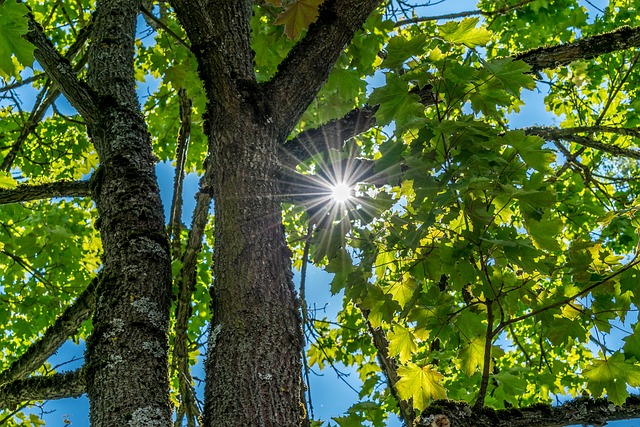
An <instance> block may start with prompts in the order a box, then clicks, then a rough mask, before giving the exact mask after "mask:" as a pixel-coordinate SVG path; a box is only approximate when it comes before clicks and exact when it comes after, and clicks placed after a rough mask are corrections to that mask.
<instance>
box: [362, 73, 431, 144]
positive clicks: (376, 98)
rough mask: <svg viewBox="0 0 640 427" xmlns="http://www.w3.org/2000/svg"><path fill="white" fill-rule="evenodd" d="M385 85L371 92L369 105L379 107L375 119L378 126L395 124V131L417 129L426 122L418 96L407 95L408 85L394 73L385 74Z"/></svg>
mask: <svg viewBox="0 0 640 427" xmlns="http://www.w3.org/2000/svg"><path fill="white" fill-rule="evenodd" d="M386 76H387V83H386V84H385V85H384V86H382V87H379V88H376V89H374V90H373V93H372V94H371V96H370V97H369V103H370V104H371V105H380V107H379V108H378V111H376V114H375V117H376V120H377V122H378V125H380V126H384V125H388V124H389V123H391V122H392V121H394V120H395V122H396V131H398V132H403V131H405V130H408V129H413V128H418V127H420V126H422V125H423V124H425V123H426V122H427V119H426V117H425V116H424V105H422V104H421V103H420V96H418V95H417V94H415V93H413V94H410V93H409V85H408V84H407V82H405V81H403V80H402V79H401V78H400V77H399V76H398V75H396V74H394V73H387V74H386Z"/></svg>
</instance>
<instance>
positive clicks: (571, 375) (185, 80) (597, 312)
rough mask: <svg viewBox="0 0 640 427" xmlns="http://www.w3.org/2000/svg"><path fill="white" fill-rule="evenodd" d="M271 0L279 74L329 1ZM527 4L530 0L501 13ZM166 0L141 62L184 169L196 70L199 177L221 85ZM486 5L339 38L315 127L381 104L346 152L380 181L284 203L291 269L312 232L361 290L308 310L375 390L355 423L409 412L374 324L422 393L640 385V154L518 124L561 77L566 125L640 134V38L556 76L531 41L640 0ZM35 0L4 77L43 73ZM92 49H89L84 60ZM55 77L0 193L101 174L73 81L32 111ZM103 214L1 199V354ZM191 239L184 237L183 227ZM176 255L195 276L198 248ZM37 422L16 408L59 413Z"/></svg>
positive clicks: (381, 17)
mask: <svg viewBox="0 0 640 427" xmlns="http://www.w3.org/2000/svg"><path fill="white" fill-rule="evenodd" d="M150 3H151V2H150ZM256 3H257V4H256V6H255V7H254V16H253V19H252V22H251V29H252V32H253V39H252V48H253V49H254V51H255V70H256V76H257V79H258V81H260V82H264V81H268V80H269V79H270V78H271V77H273V75H274V74H275V73H276V72H277V70H278V64H280V62H281V61H282V60H283V59H284V58H285V57H286V55H287V53H288V52H290V50H291V48H292V46H293V45H294V43H295V41H296V40H298V39H300V38H301V37H304V33H305V31H306V30H307V28H308V26H309V25H310V24H311V23H312V22H314V21H315V19H316V18H317V16H318V10H319V8H320V9H321V8H322V6H321V3H322V2H320V1H318V0H292V1H284V2H280V1H266V2H256ZM516 3H523V4H522V5H521V6H518V7H515V8H513V9H510V10H508V11H506V12H500V13H489V12H493V11H496V10H497V9H498V6H501V7H502V6H504V7H508V6H513V5H516ZM26 4H27V5H28V6H29V8H30V10H31V11H32V13H33V15H34V16H35V18H36V20H38V21H39V22H41V23H42V24H43V27H44V29H45V31H46V32H47V34H48V35H49V37H50V38H51V40H52V41H53V43H54V44H55V45H56V47H57V48H58V49H59V50H60V51H61V52H64V51H66V50H67V49H68V48H69V46H70V45H71V44H72V43H73V41H74V39H75V35H77V33H78V31H79V29H80V28H82V27H83V26H85V25H86V24H87V23H88V22H89V20H90V10H91V8H92V2H86V1H78V2H67V1H62V2H45V1H36V0H33V1H27V2H26ZM151 4H152V5H153V7H152V8H151V9H150V10H151V12H152V13H153V15H154V17H155V18H156V20H157V21H160V22H161V23H162V26H157V25H154V24H155V21H154V20H148V23H147V24H144V23H143V22H142V19H140V22H139V25H140V29H139V37H140V39H139V40H138V41H137V56H136V61H137V67H138V72H139V74H138V75H137V76H136V77H137V79H138V81H139V82H140V88H141V91H140V92H141V103H142V104H143V112H144V116H145V118H146V121H147V123H148V125H149V131H150V133H151V137H152V140H153V144H154V151H155V154H156V155H157V156H158V158H159V160H161V161H163V162H164V161H166V162H172V164H174V165H175V164H176V161H177V159H176V150H177V144H176V140H177V134H178V132H179V128H180V126H181V120H180V113H179V98H178V90H179V89H181V88H183V89H186V92H187V93H188V95H189V97H190V98H191V100H192V105H193V113H192V116H191V121H192V124H193V127H192V133H191V138H190V143H189V149H188V154H187V158H186V163H185V170H186V171H187V172H192V173H197V174H200V175H201V174H202V173H203V172H204V169H203V168H204V166H203V165H204V162H205V158H206V153H207V141H206V137H205V132H204V131H203V127H204V124H205V119H206V116H205V115H204V113H205V110H206V103H207V100H206V99H205V96H204V92H203V90H202V85H201V82H200V80H199V79H198V73H197V63H196V61H195V58H194V56H193V54H192V53H191V52H190V51H189V50H188V48H187V47H186V46H185V45H184V42H180V41H178V39H180V40H181V41H182V40H184V39H185V34H184V32H183V30H182V27H181V26H180V25H179V23H178V21H177V19H176V17H175V16H174V15H173V13H172V11H171V10H170V9H169V8H168V5H167V4H165V3H163V2H161V3H159V4H155V3H151ZM478 7H479V8H480V9H481V10H483V11H486V12H487V13H485V14H484V16H483V17H482V18H478V17H465V18H463V19H460V20H450V21H446V20H436V21H434V20H428V21H423V22H417V23H413V24H411V25H402V26H398V27H394V24H393V22H394V21H399V20H400V19H401V17H399V16H394V15H393V14H391V13H389V9H387V11H386V12H385V10H383V9H382V8H381V9H380V10H379V11H378V12H376V13H375V14H373V15H372V16H371V17H370V18H369V19H368V21H367V22H366V24H365V25H364V27H363V29H362V30H361V31H360V32H358V33H357V34H356V36H355V38H354V40H353V41H352V42H351V44H350V45H349V46H348V47H347V48H346V50H345V51H344V52H343V53H342V55H341V57H340V58H339V60H338V62H337V64H336V65H335V68H334V70H333V72H332V74H331V75H330V76H329V79H328V81H327V83H326V84H325V86H324V87H323V89H322V90H321V91H320V93H319V95H318V96H317V98H316V100H315V102H314V103H313V104H312V105H311V106H310V107H309V109H308V110H307V111H306V113H305V114H304V115H303V117H302V119H301V121H300V123H299V124H298V127H297V129H296V132H295V133H296V134H299V133H301V132H304V131H305V130H308V129H311V128H314V127H318V126H321V125H323V124H325V123H326V122H328V121H330V120H333V119H336V118H340V117H342V116H344V115H345V114H346V113H347V112H349V111H350V110H352V109H353V108H356V107H363V106H364V105H365V104H369V105H376V106H378V107H377V110H376V112H375V120H376V123H377V127H376V128H374V129H372V130H369V131H366V132H363V133H361V134H360V135H358V136H356V138H355V139H354V140H351V141H349V142H348V143H347V144H346V145H345V148H344V150H343V152H342V153H341V154H339V155H337V156H341V157H342V158H344V159H348V160H353V158H354V157H364V158H367V159H369V160H373V161H374V162H375V171H376V173H377V174H378V175H379V176H384V178H386V180H385V182H384V183H383V184H380V182H376V183H375V184H374V183H370V182H367V180H366V179H365V180H363V182H361V183H360V184H359V185H358V187H357V195H358V197H357V198H354V199H352V200H351V201H349V202H347V204H346V206H336V205H330V204H329V205H330V207H329V209H327V211H329V213H328V214H326V215H325V214H324V211H322V213H321V214H320V215H319V216H318V215H315V216H314V215H313V212H312V209H304V208H302V207H300V206H285V207H284V209H283V214H284V226H285V229H286V233H287V237H288V239H289V242H290V246H291V249H292V251H293V254H294V257H293V263H294V266H295V267H296V268H301V267H302V265H304V264H305V263H307V260H306V259H303V254H304V253H305V247H304V246H305V244H309V245H310V247H309V248H308V251H309V253H310V256H309V259H310V260H311V261H310V262H313V263H315V264H316V265H318V266H321V267H323V268H324V269H325V270H326V271H327V272H330V273H332V274H334V276H333V279H332V283H331V292H332V293H333V294H340V293H342V295H343V296H344V305H343V307H342V310H341V312H340V313H339V314H338V317H337V319H314V318H312V317H311V316H310V315H308V314H307V313H306V312H305V315H307V317H305V319H304V322H305V325H306V326H305V327H306V331H307V337H308V338H311V342H310V346H309V348H308V351H307V355H306V356H307V360H308V363H309V366H310V367H311V368H315V367H318V368H319V369H328V368H329V367H332V366H334V365H335V364H337V363H342V364H344V365H347V366H353V367H355V369H356V370H357V372H358V375H359V379H360V380H361V387H359V396H358V397H359V399H360V401H359V402H358V403H356V404H355V405H354V406H353V407H352V408H351V409H350V410H349V411H348V412H347V413H346V414H342V415H339V414H336V417H335V418H333V422H334V423H337V424H338V425H340V426H350V425H363V424H366V423H368V424H369V425H375V426H379V425H385V423H386V422H387V418H388V417H389V416H390V414H391V413H392V412H394V411H395V412H397V407H396V403H395V401H394V397H393V395H394V393H391V392H390V391H389V390H386V391H385V390H384V387H385V386H386V384H387V378H386V377H387V376H388V375H389V373H388V372H385V371H384V369H383V368H381V366H380V364H379V363H378V360H377V359H376V356H377V354H378V353H379V352H380V351H381V350H380V348H376V344H375V343H374V342H372V339H371V334H372V333H373V332H372V331H381V333H382V335H383V336H384V338H385V340H386V342H387V344H388V355H389V357H390V358H392V359H393V360H394V362H395V363H396V364H397V372H396V374H397V375H398V377H399V380H398V381H397V383H395V384H393V387H395V389H396V390H397V395H398V396H399V397H400V398H401V399H404V400H407V401H409V400H410V401H411V404H412V405H413V408H414V409H415V410H418V411H422V410H423V409H424V408H426V407H427V406H428V405H429V404H430V402H432V401H433V400H434V399H442V398H449V399H454V400H461V401H465V402H469V403H472V404H473V403H476V402H478V401H479V402H480V403H481V404H484V405H487V406H490V407H493V408H505V407H512V406H526V405H530V404H534V403H538V402H551V401H552V400H553V398H554V397H555V396H580V395H582V394H583V393H587V394H591V395H593V396H595V397H600V396H605V395H606V396H607V397H608V398H609V399H610V400H611V401H612V402H613V403H615V404H621V403H623V402H624V401H625V399H626V397H627V396H628V395H629V393H628V386H630V387H638V386H640V373H639V372H640V341H639V339H638V334H637V333H636V331H637V330H638V328H640V326H639V323H638V319H637V314H636V313H637V307H638V305H639V304H640V292H639V291H638V285H639V282H638V280H639V278H640V271H639V269H638V267H637V264H638V262H639V261H640V258H638V253H637V248H638V244H639V243H638V229H639V226H640V223H639V222H638V220H639V219H640V218H639V216H640V204H639V203H640V202H638V201H637V195H638V193H639V192H640V187H639V185H640V184H639V183H640V181H639V180H638V179H637V177H638V165H637V160H635V159H631V158H627V157H623V156H616V155H613V154H611V153H609V152H607V151H606V150H599V149H596V148H590V147H588V146H586V145H583V144H581V143H580V140H579V139H574V140H572V139H566V138H564V139H558V140H544V139H542V138H541V137H539V136H535V135H532V134H530V133H528V131H527V129H520V128H518V126H514V125H512V124H511V122H512V121H514V120H516V119H519V118H521V116H518V112H520V111H522V110H523V109H524V108H527V107H529V103H530V102H531V103H532V102H535V101H534V100H533V99H534V96H533V95H534V94H535V93H538V94H544V102H545V105H546V108H547V110H548V111H549V112H550V114H552V115H553V119H552V121H554V122H556V123H558V126H559V127H560V128H578V127H583V128H586V127H589V128H590V129H591V130H590V131H589V132H584V131H583V132H581V134H586V135H587V136H589V137H590V138H594V139H597V140H598V141H600V142H601V143H603V144H605V145H610V146H617V147H622V148H628V149H634V148H638V144H640V140H639V138H638V135H637V133H636V134H635V135H634V134H632V133H624V132H621V131H616V129H617V130H619V129H636V128H637V126H638V124H639V123H640V118H639V117H638V114H637V113H636V111H637V110H638V107H639V106H640V105H639V103H640V101H639V99H640V96H638V93H637V92H638V89H637V88H638V87H640V73H639V72H638V67H637V63H638V61H639V59H640V53H638V51H637V49H636V50H633V49H631V50H620V51H617V52H613V53H609V54H604V55H599V56H597V57H596V58H595V59H592V60H588V61H582V60H578V61H575V62H572V63H571V64H570V65H567V66H560V67H557V68H554V69H546V70H544V72H543V73H540V74H532V73H531V72H530V70H531V67H530V65H528V64H527V63H526V62H524V61H522V60H515V59H514V58H513V57H512V54H514V53H515V52H520V51H525V50H528V49H531V48H536V47H539V46H542V45H552V44H559V43H567V42H571V41H573V40H575V39H577V38H580V37H584V36H586V35H591V34H600V33H603V32H607V31H611V30H614V29H615V28H618V27H619V26H621V25H632V26H635V25H638V22H637V21H638V19H639V18H638V17H637V14H636V13H632V12H630V10H631V9H632V8H635V9H637V8H638V7H640V2H637V1H635V2H621V1H611V2H610V4H609V6H608V7H607V8H606V9H605V10H604V11H603V12H602V13H596V15H597V16H596V15H594V13H595V12H594V11H590V12H588V11H587V9H586V8H585V7H584V5H583V3H582V2H578V1H577V0H561V1H556V2H549V1H547V0H533V1H531V2H517V1H515V0H508V1H501V2H491V1H485V0H482V1H480V2H479V3H478ZM27 11H28V9H27V8H26V7H25V5H24V4H23V3H17V2H16V1H15V0H6V1H5V2H4V3H3V4H1V5H0V76H2V77H3V78H4V80H5V83H6V84H13V83H15V82H19V81H20V80H21V79H26V78H27V77H28V76H29V75H30V74H31V73H40V72H41V71H40V68H39V66H38V65H37V64H36V65H33V64H32V59H33V57H32V55H33V46H32V45H31V44H30V43H28V42H27V41H26V40H25V39H24V38H22V36H23V35H24V34H25V33H26V32H27V30H28V26H27V20H26V18H25V17H24V15H25V14H26V13H27ZM525 27H526V29H527V31H522V29H523V28H525ZM85 54H86V48H83V49H81V52H80V53H79V55H78V57H82V56H83V55H85ZM76 61H80V60H76ZM30 67H32V68H30ZM80 68H81V69H82V67H80ZM80 72H81V73H82V72H83V71H80ZM52 90H53V89H52V86H51V83H50V82H49V81H48V80H47V79H45V78H39V79H36V80H34V81H33V82H32V83H31V84H30V85H29V86H25V87H22V88H21V89H19V90H14V89H11V90H9V89H7V90H4V89H3V91H2V92H1V93H2V94H5V95H6V97H4V98H3V99H2V100H1V101H0V158H4V157H5V156H7V155H8V153H9V152H10V150H11V149H12V147H14V144H16V141H18V140H20V141H21V142H20V146H19V147H18V149H19V155H18V156H17V157H16V158H15V160H14V161H13V162H11V164H10V165H9V167H8V168H7V169H6V170H5V171H2V172H0V190H2V189H14V188H16V185H17V183H19V184H41V183H50V182H54V181H58V180H80V179H87V178H88V176H89V175H90V174H91V173H92V172H93V171H95V169H96V167H97V164H98V159H97V155H96V153H95V150H94V149H93V147H92V145H91V143H90V138H89V136H88V135H86V132H85V128H84V123H83V122H82V119H81V118H80V117H79V116H78V115H77V113H76V112H75V111H74V110H73V109H72V108H70V107H68V106H67V105H66V104H65V103H64V101H63V100H61V99H60V100H57V101H55V100H54V104H53V105H55V108H53V109H49V110H47V114H46V115H45V117H44V118H43V119H42V120H41V121H39V123H38V124H37V127H32V124H31V123H30V121H29V117H28V114H27V113H25V111H26V110H28V107H27V105H30V104H31V101H27V97H30V98H29V99H34V101H33V102H34V103H35V107H34V111H35V109H37V107H38V106H39V105H42V104H43V102H45V100H46V98H47V96H50V95H51V93H52ZM37 93H40V94H41V95H40V96H38V95H34V94H37ZM525 94H526V96H525ZM56 96H57V95H56ZM21 98H22V99H21ZM529 111H530V110H529ZM526 114H529V113H526ZM533 120H538V119H537V118H534V119H533ZM530 124H531V125H533V124H535V123H533V122H532V123H530ZM607 129H608V130H607ZM612 129H613V130H612ZM577 133H578V132H577ZM22 134H24V136H20V135H22ZM330 137H331V136H328V138H330ZM354 153H355V154H356V156H354ZM328 157H329V156H328V155H322V154H319V155H316V156H314V157H311V158H310V159H307V160H306V161H305V163H303V164H301V165H300V166H299V170H300V171H304V172H310V173H311V172H315V173H317V174H323V173H324V174H330V173H331V172H332V170H331V167H329V166H328V165H327V162H328V161H329V160H328ZM346 163H347V164H349V161H347V162H346ZM354 163H355V162H354ZM350 173H351V172H349V171H347V172H344V174H345V175H346V176H348V175H349V174H350ZM18 188H19V187H18ZM318 217H320V219H318ZM97 220H98V219H97V216H96V210H95V206H94V205H93V203H92V202H90V201H88V199H82V198H54V199H52V200H51V201H30V202H25V203H21V204H8V205H3V206H1V207H0V278H1V279H2V283H1V285H0V301H1V303H2V304H3V306H4V307H6V308H7V309H6V310H3V311H0V330H1V331H2V333H0V348H2V352H3V356H4V357H3V358H2V360H1V361H0V371H1V370H2V369H5V368H7V367H8V366H9V364H10V363H11V362H12V361H13V360H15V359H16V358H18V357H19V356H20V355H21V354H23V353H24V352H25V351H26V349H27V348H28V347H29V344H30V343H31V342H33V341H34V340H35V339H36V338H37V337H38V336H40V335H41V334H42V333H43V331H44V330H45V329H46V328H47V326H49V325H51V324H52V323H53V322H54V320H55V318H56V317H57V316H59V315H60V314H61V313H62V312H63V310H64V309H65V308H66V307H67V306H69V305H70V304H71V303H72V301H73V300H74V299H75V298H77V296H78V295H79V294H80V293H81V292H82V290H83V289H84V287H85V286H86V285H87V284H88V282H89V281H90V280H91V278H92V277H94V276H95V275H96V274H97V273H98V272H99V270H100V265H101V261H100V256H101V243H100V237H99V235H98V232H97V231H96V229H95V228H94V226H95V225H96V221H97ZM187 222H189V221H187ZM309 229H312V230H313V233H312V235H311V236H310V238H308V239H307V238H306V236H307V230H309ZM178 236H179V237H178V240H179V246H180V247H181V248H183V249H184V248H185V247H186V245H187V240H188V233H187V229H186V226H185V227H184V229H182V230H181V231H179V232H178ZM204 242H205V244H204V249H203V250H202V252H201V253H200V255H199V258H198V260H199V262H198V271H197V282H196V288H195V291H194V293H193V296H192V299H191V300H192V315H191V318H190V320H189V328H188V336H189V340H190V346H189V354H188V357H189V363H190V364H192V365H193V364H195V363H196V360H197V356H198V355H199V354H200V353H201V348H200V347H201V345H202V339H201V338H202V334H203V332H204V331H205V330H206V324H207V322H208V320H209V319H210V317H211V313H210V309H209V296H208V287H209V285H210V284H211V280H212V279H211V273H210V267H211V265H210V264H211V257H210V253H211V250H212V248H213V247H214V242H213V236H212V231H211V229H210V228H209V229H207V233H206V234H205V237H204ZM174 258H175V259H174V271H173V273H174V279H175V281H176V283H177V281H178V277H179V275H180V271H181V266H182V264H181V260H180V257H175V256H174ZM175 292H176V293H177V286H176V290H175ZM176 304H177V303H176ZM334 320H335V322H334ZM90 329H91V326H90V325H85V327H83V328H82V329H80V331H79V332H78V333H77V336H75V337H73V338H74V339H76V340H84V339H86V337H87V336H88V333H89V332H90ZM173 374H174V377H173V378H172V385H173V387H174V392H175V394H174V396H173V398H174V402H175V403H176V404H178V403H179V402H180V398H179V396H178V388H179V381H178V374H177V373H176V372H175V371H174V372H173ZM387 388H388V387H387ZM6 414H7V412H0V419H2V418H3V417H4V416H5V415H6ZM16 417H17V418H16V419H15V420H13V421H11V422H14V421H15V422H22V423H24V424H26V425H38V424H39V423H40V420H39V419H38V418H37V417H35V418H33V417H31V418H30V417H28V416H25V415H24V414H22V413H18V414H17V415H16ZM322 421H323V422H326V423H327V424H328V425H335V424H334V423H332V421H331V420H322ZM318 425H320V424H318Z"/></svg>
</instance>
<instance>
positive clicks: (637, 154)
mask: <svg viewBox="0 0 640 427" xmlns="http://www.w3.org/2000/svg"><path fill="white" fill-rule="evenodd" d="M523 131H524V133H525V134H527V135H535V136H539V137H540V138H543V139H545V140H546V141H560V140H561V141H570V142H575V143H576V144H580V145H583V146H585V147H589V148H594V149H596V150H600V151H604V152H605V153H609V154H613V155H614V156H621V157H629V158H632V159H640V151H639V150H633V149H630V148H622V147H618V146H617V145H612V144H605V143H602V142H600V141H596V140H594V139H593V138H590V137H588V136H583V135H578V133H583V132H584V133H595V132H601V133H616V134H619V135H628V136H633V137H635V138H638V137H640V136H639V135H640V132H638V131H637V130H635V129H626V128H614V127H610V126H582V127H576V128H566V129H561V128H554V127H547V126H535V127H529V128H524V129H523Z"/></svg>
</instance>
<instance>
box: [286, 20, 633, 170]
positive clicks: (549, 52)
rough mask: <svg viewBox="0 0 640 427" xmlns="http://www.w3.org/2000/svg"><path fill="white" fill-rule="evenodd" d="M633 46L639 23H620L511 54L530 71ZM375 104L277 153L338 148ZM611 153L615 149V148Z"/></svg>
mask: <svg viewBox="0 0 640 427" xmlns="http://www.w3.org/2000/svg"><path fill="white" fill-rule="evenodd" d="M636 46H640V27H636V28H630V27H621V28H618V29H617V30H614V31H612V32H610V33H605V34H600V35H596V36H592V37H587V38H584V39H580V40H577V41H575V42H573V43H567V44H564V45H559V46H552V47H541V48H538V49H534V50H530V51H527V52H523V53H520V54H516V55H514V56H512V57H511V58H512V59H514V60H522V61H524V62H525V63H527V64H528V65H529V66H531V68H532V70H531V72H537V71H540V70H542V69H544V68H552V67H559V66H563V65H567V64H569V63H571V62H573V61H577V60H580V59H592V58H595V57H597V56H599V55H602V54H605V53H609V52H614V51H618V50H624V49H628V48H631V47H636ZM418 94H419V95H420V96H421V99H422V102H423V103H425V105H432V104H433V103H434V102H436V101H437V99H436V95H434V94H427V93H421V92H419V93H418ZM376 108H377V107H376V106H365V107H363V108H358V109H354V110H352V111H351V112H349V113H348V114H347V115H345V116H344V117H343V118H342V119H339V120H333V121H331V122H329V123H327V124H325V125H322V126H320V127H318V128H315V129H311V130H308V131H305V132H302V133H301V134H300V135H298V136H297V137H296V138H294V139H292V140H290V141H287V142H286V143H285V144H284V145H283V147H282V150H281V153H280V161H281V162H282V164H283V165H284V166H287V167H289V168H292V167H293V166H295V165H294V163H296V162H297V163H300V162H302V161H304V160H307V159H308V158H309V157H311V156H313V155H314V154H317V153H319V152H322V151H325V150H326V149H328V148H331V149H340V148H341V147H342V145H341V142H342V143H343V142H344V141H346V140H347V139H349V138H352V137H354V136H357V135H358V134H360V133H362V132H365V131H367V130H368V129H370V128H371V127H373V126H375V123H376V122H375V117H374V114H375V111H376ZM367 126H368V127H367ZM574 129H575V131H574V133H579V132H589V130H588V129H590V128H574ZM598 129H600V131H601V132H614V133H621V134H624V135H632V136H636V135H637V134H638V132H635V133H634V131H633V130H619V131H613V129H615V128H612V127H602V126H600V127H598ZM594 131H595V130H594ZM525 132H526V130H525ZM623 132H624V133H623ZM583 138H584V137H583ZM340 140H342V141H340ZM584 141H585V142H586V143H585V144H584V145H587V144H591V143H590V142H589V141H587V140H584ZM575 142H578V141H575ZM597 144H599V143H597V142H595V141H594V142H593V144H592V145H593V148H597V149H601V150H603V151H607V149H608V148H609V147H611V146H607V145H599V146H598V147H596V146H595V145H597ZM592 145H589V146H592ZM612 150H616V148H612ZM620 150H624V149H620ZM608 152H610V151H608ZM625 153H626V154H622V152H620V155H628V156H629V157H633V156H634V155H635V152H634V151H633V150H630V151H627V152H625ZM612 154H616V153H615V152H614V153H612ZM629 154H630V155H629ZM633 158H636V157H633ZM297 163H296V164H297Z"/></svg>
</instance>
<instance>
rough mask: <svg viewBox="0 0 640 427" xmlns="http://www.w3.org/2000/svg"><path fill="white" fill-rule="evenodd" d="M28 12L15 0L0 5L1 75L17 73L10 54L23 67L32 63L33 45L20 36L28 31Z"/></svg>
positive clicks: (8, 0)
mask: <svg viewBox="0 0 640 427" xmlns="http://www.w3.org/2000/svg"><path fill="white" fill-rule="evenodd" d="M28 13H29V9H27V6H26V5H25V4H23V3H18V2H17V1H16V0H7V1H5V2H4V4H1V5H0V75H1V76H3V77H9V76H17V74H18V71H19V69H18V68H17V67H16V64H15V63H14V62H13V61H12V59H11V58H12V56H15V58H16V59H17V60H18V62H19V63H20V64H22V66H24V67H30V66H31V64H33V51H34V50H35V47H34V46H33V45H32V44H31V43H29V42H28V41H27V40H25V39H24V38H23V37H22V36H23V35H25V34H27V32H28V31H29V21H28V20H27V17H26V15H27V14H28Z"/></svg>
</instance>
